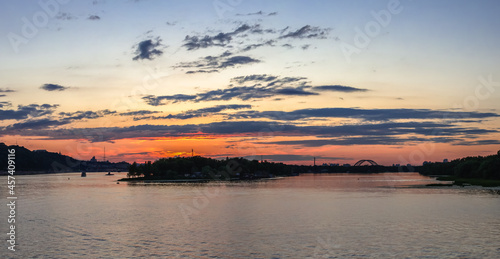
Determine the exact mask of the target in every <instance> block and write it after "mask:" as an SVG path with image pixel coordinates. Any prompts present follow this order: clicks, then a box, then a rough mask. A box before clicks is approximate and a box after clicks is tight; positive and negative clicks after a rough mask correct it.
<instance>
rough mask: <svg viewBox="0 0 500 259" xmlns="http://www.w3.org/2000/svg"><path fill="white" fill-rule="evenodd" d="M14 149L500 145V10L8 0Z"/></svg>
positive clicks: (7, 95) (141, 157)
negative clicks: (19, 147) (17, 147)
mask: <svg viewBox="0 0 500 259" xmlns="http://www.w3.org/2000/svg"><path fill="white" fill-rule="evenodd" d="M1 6H2V8H0V21H1V22H0V34H1V35H2V37H1V38H0V53H1V56H0V78H1V79H2V80H1V81H0V132H1V133H0V142H4V143H6V144H8V145H14V144H16V143H17V144H18V145H20V146H24V147H26V148H29V149H45V150H48V151H52V152H61V153H62V154H65V155H69V156H72V157H75V158H77V159H82V160H89V159H90V158H91V157H92V156H96V158H97V159H98V160H103V159H104V148H105V150H106V153H105V155H106V157H105V159H106V160H109V161H113V162H119V161H127V162H133V161H137V162H143V161H148V160H153V161H154V160H156V159H158V158H161V157H172V156H190V155H191V154H192V152H193V153H194V154H195V155H201V156H206V157H212V158H226V157H246V158H249V159H259V160H260V159H261V158H262V159H264V160H268V161H274V162H284V163H289V164H306V165H310V164H312V163H313V158H314V157H316V161H317V164H318V163H319V164H322V163H339V164H345V163H350V164H354V163H355V162H356V161H358V160H362V159H371V160H374V161H376V162H377V163H379V164H384V165H391V164H403V165H406V164H412V165H418V164H421V163H422V162H424V161H442V160H443V159H450V160H451V159H456V158H460V157H465V156H476V155H490V154H494V153H496V152H497V150H499V149H500V134H499V132H500V110H499V108H500V106H499V101H500V64H499V63H500V49H499V47H498V46H500V33H499V29H498V28H500V16H498V13H499V12H500V2H498V1H494V0H491V1H486V0H480V1H463V0H460V1H451V0H442V1H427V0H422V1H412V0H400V1H396V0H365V1H351V0H349V1H347V0H346V1H326V0H323V1H320V0H316V1H293V0H287V1H285V0H276V1H263V0H255V1H250V0H206V1H201V0H186V1H173V0H170V1H154V0H141V1H139V0H136V1H133V0H123V1H109V0H88V1H85V0H84V1H74V0H73V1H71V0H40V1H28V0H20V1H1Z"/></svg>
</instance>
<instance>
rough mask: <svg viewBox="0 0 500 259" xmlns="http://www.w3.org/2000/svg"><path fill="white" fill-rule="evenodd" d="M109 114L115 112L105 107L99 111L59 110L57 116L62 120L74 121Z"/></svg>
mask: <svg viewBox="0 0 500 259" xmlns="http://www.w3.org/2000/svg"><path fill="white" fill-rule="evenodd" d="M111 114H116V112H115V111H110V110H107V109H106V110H100V111H76V112H60V113H59V116H61V117H62V118H63V119H64V120H68V121H75V120H84V119H97V118H101V117H104V116H106V115H111ZM68 123H69V122H68Z"/></svg>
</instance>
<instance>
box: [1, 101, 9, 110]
mask: <svg viewBox="0 0 500 259" xmlns="http://www.w3.org/2000/svg"><path fill="white" fill-rule="evenodd" d="M11 106H12V103H11V102H0V109H3V108H5V107H11ZM0 112H1V111H0Z"/></svg>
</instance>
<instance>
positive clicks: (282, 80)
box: [142, 74, 367, 106]
mask: <svg viewBox="0 0 500 259" xmlns="http://www.w3.org/2000/svg"><path fill="white" fill-rule="evenodd" d="M306 79H307V78H305V77H278V76H273V75H267V74H261V75H258V74H255V75H248V76H238V77H234V78H232V79H231V82H232V83H236V84H237V85H234V84H230V85H229V87H228V88H223V89H216V90H209V91H205V92H201V93H197V94H191V95H185V94H176V95H165V96H154V95H148V96H145V97H143V98H142V99H143V100H144V101H145V102H146V103H147V104H149V105H153V106H159V105H165V104H167V103H178V102H186V101H191V102H204V101H228V100H232V99H239V100H242V101H248V100H256V99H264V98H270V97H277V96H312V95H319V93H318V92H315V91H314V90H316V89H319V90H321V91H340V92H347V93H349V92H356V91H359V92H363V91H367V89H361V88H355V87H347V86H338V87H330V86H318V88H316V87H313V86H311V85H309V82H307V81H306Z"/></svg>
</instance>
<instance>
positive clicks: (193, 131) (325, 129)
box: [6, 121, 497, 146]
mask: <svg viewBox="0 0 500 259" xmlns="http://www.w3.org/2000/svg"><path fill="white" fill-rule="evenodd" d="M38 123H41V122H38ZM46 123H48V124H50V123H57V122H46ZM18 128H19V126H18ZM81 132H85V136H84V138H86V139H88V140H90V141H111V140H117V139H125V138H154V137H182V136H191V135H197V136H199V135H200V134H206V135H210V136H213V135H218V136H228V135H233V136H248V137H255V136H259V134H260V133H261V132H272V135H273V136H288V137H316V138H319V139H313V140H293V141H274V142H266V141H263V140H261V141H257V142H255V143H257V144H280V145H302V146H323V145H400V144H411V143H419V142H435V143H457V144H460V143H461V142H460V141H463V140H464V138H467V139H470V138H471V136H472V137H478V136H482V135H484V134H488V133H492V132H497V131H494V130H484V129H477V128H472V127H471V128H460V127H457V126H455V125H452V124H445V123H431V122H407V123H379V124H363V125H338V126H298V125H292V124H283V123H277V122H266V121H224V122H213V123H208V124H198V125H194V124H187V125H148V124H146V125H138V126H130V127H111V128H80V129H46V128H40V129H37V130H32V129H30V130H15V131H7V132H6V133H7V134H9V133H10V134H18V135H26V136H46V137H49V138H51V139H81V138H82V133H81ZM409 136H410V137H409ZM477 143H481V142H477Z"/></svg>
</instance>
